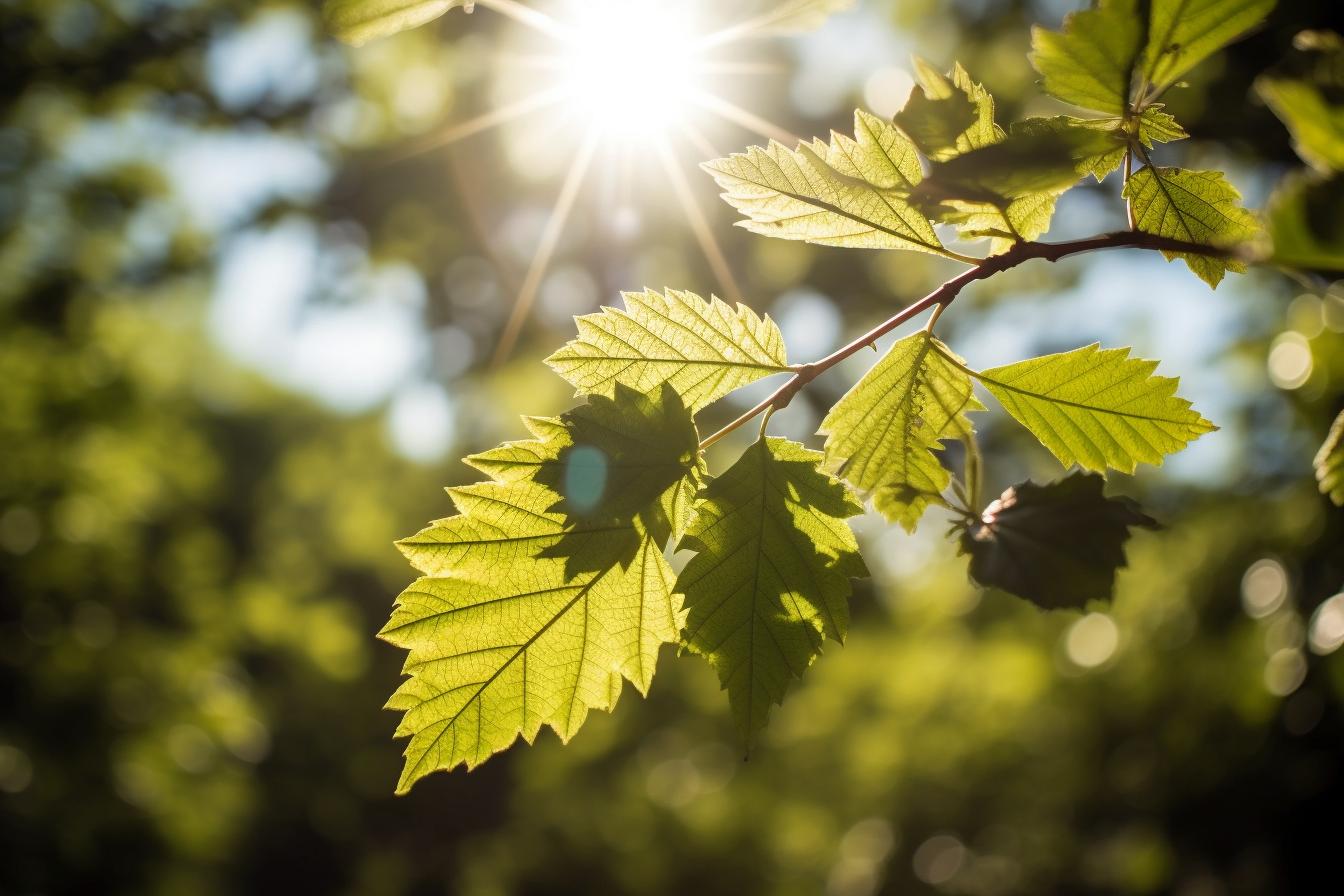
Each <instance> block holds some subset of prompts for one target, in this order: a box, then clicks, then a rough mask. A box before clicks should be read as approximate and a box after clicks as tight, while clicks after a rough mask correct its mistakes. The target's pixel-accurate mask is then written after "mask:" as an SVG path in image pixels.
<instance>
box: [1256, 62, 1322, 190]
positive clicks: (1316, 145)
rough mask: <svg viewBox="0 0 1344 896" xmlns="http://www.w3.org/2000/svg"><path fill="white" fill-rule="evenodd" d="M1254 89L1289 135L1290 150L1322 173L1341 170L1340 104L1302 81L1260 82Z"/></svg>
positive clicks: (1264, 80)
mask: <svg viewBox="0 0 1344 896" xmlns="http://www.w3.org/2000/svg"><path fill="white" fill-rule="evenodd" d="M1256 90H1257V92H1258V93H1259V94H1260V96H1261V97H1263V98H1264V100H1265V102H1266V103H1267V104H1269V108H1271V109H1273V110H1274V114H1275V115H1277V116H1279V118H1280V119H1281V120H1282V121H1283V123H1284V124H1285V125H1287V126H1288V131H1289V133H1291V134H1292V135H1293V149H1295V150H1296V151H1297V154H1298V155H1299V156H1301V157H1302V159H1303V160H1304V161H1306V162H1307V163H1308V164H1310V165H1313V166H1315V167H1316V168H1318V169H1320V170H1324V171H1344V105H1335V104H1331V103H1329V102H1327V101H1326V99H1325V97H1324V96H1323V95H1322V94H1321V92H1320V91H1319V90H1318V89H1316V87H1314V86H1313V85H1311V84H1307V83H1305V82H1302V81H1289V80H1272V79H1263V78H1262V79H1261V80H1259V81H1257V82H1256Z"/></svg>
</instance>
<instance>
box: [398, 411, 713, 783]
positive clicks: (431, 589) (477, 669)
mask: <svg viewBox="0 0 1344 896" xmlns="http://www.w3.org/2000/svg"><path fill="white" fill-rule="evenodd" d="M527 423H528V426H529V428H530V429H531V430H532V432H533V434H534V435H536V436H537V438H536V439H534V440H527V441H520V442H512V443H508V444H506V445H503V446H501V447H499V448H497V449H494V450H493V451H488V452H485V453H484V454H481V455H477V456H475V457H473V458H471V462H472V463H473V464H475V465H476V466H477V467H479V468H480V469H482V470H485V471H487V472H489V473H490V474H491V475H492V476H493V477H494V479H493V481H491V482H484V483H478V484H476V485H473V486H467V487H465V488H459V489H452V490H450V493H451V494H452V496H453V500H454V502H455V503H456V504H457V507H458V510H459V514H458V515H457V516H454V517H450V518H448V519H444V520H439V521H437V522H435V523H434V524H432V525H431V526H430V527H429V528H427V529H425V530H423V531H421V532H419V533H418V534H416V535H414V536H412V537H410V538H407V539H405V540H403V541H401V542H399V543H398V546H399V547H400V548H401V549H402V551H403V552H404V553H405V554H406V556H407V557H408V559H410V560H411V562H412V564H414V565H415V566H416V568H417V569H419V570H420V571H421V572H423V573H425V574H426V577H425V578H422V579H420V580H419V581H417V582H416V583H415V584H414V585H412V586H411V587H410V588H408V589H407V590H406V591H405V592H404V593H403V594H402V595H401V597H400V598H399V599H398V605H397V609H396V611H395V612H394V613H393V616H392V619H391V621H390V622H389V623H388V625H387V626H386V628H384V630H383V632H382V633H381V636H382V637H383V638H385V639H386V640H388V641H390V642H391V643H393V644H397V645H399V646H402V647H405V648H407V649H408V650H410V651H411V653H410V655H409V656H408V658H407V661H406V667H405V672H406V673H407V674H408V675H409V676H410V678H409V679H408V680H407V681H405V682H404V683H403V684H402V686H401V687H400V688H399V689H398V690H397V692H396V693H395V694H394V695H393V697H392V699H391V700H390V701H389V703H388V707H389V708H392V709H399V710H402V711H404V713H405V715H404V717H403V719H402V722H401V725H400V726H399V728H398V731H397V733H398V735H400V736H408V737H410V738H411V741H410V744H409V745H408V747H407V750H406V768H405V771H404V772H403V774H402V778H401V782H400V784H399V785H398V791H399V792H405V791H406V790H407V789H409V788H410V786H411V785H412V784H413V783H414V782H415V781H416V780H417V779H418V778H420V777H422V776H424V775H426V774H428V773H429V772H432V771H435V770H437V769H450V768H453V767H454V766H456V765H458V764H459V763H466V764H467V766H468V767H473V766H476V765H478V764H480V763H481V762H483V761H485V760H486V759H487V758H489V756H490V754H491V753H494V752H497V751H499V750H502V749H505V748H506V747H508V746H509V745H510V744H511V743H513V741H514V740H515V739H516V738H517V737H518V736H519V735H520V734H521V735H522V736H523V737H524V739H526V740H528V741H529V742H530V741H531V740H532V739H533V738H534V737H535V736H536V734H537V731H538V730H539V729H540V726H541V725H543V724H546V725H550V726H551V727H552V728H554V729H555V730H556V732H557V733H558V734H559V735H560V737H561V739H562V740H567V739H568V738H569V737H571V736H572V735H573V734H574V733H575V732H576V731H577V730H578V728H579V726H580V725H581V724H582V723H583V721H584V719H585V718H586V716H587V713H588V710H589V709H610V708H611V707H612V706H613V705H614V704H615V702H616V698H617V697H618V696H619V694H620V690H621V679H622V677H624V678H628V679H629V680H630V681H632V682H633V683H634V684H635V686H636V687H638V688H639V689H640V690H641V691H645V690H647V688H648V685H649V682H650V680H651V678H652V675H653V668H654V664H655V662H656V660H657V652H658V647H659V645H661V644H663V643H666V642H670V641H676V640H677V639H678V637H679V632H680V629H681V625H682V622H683V619H684V617H683V614H682V613H681V599H680V597H679V596H678V595H676V594H674V593H673V591H672V580H673V576H672V571H671V568H670V567H669V566H668V565H667V561H666V560H665V559H664V557H663V549H664V547H665V545H666V544H667V541H668V538H669V537H670V536H671V535H673V534H674V533H675V531H676V530H677V529H678V528H680V527H681V526H683V525H684V522H685V519H686V517H687V516H688V512H689V500H690V498H691V496H692V495H693V494H694V493H695V492H696V491H697V490H698V488H699V486H700V483H701V481H702V476H703V472H704V467H703V463H702V461H701V460H700V458H699V452H698V450H697V449H698V436H697V434H696V431H695V426H694V423H692V422H691V417H690V412H689V411H688V410H687V409H686V408H685V407H683V406H682V404H681V402H680V399H679V398H678V397H677V395H676V393H675V392H674V391H673V390H672V389H671V388H670V387H668V386H664V387H663V388H662V389H661V390H660V391H659V392H657V393H654V394H653V395H644V394H641V393H637V392H634V391H633V390H630V389H627V388H626V387H624V386H618V387H617V388H616V389H615V390H614V392H613V397H612V398H610V399H608V398H604V397H602V396H593V397H592V398H591V399H590V403H589V404H588V405H584V406H582V407H579V408H576V409H575V410H573V411H571V412H569V413H567V414H564V415H562V416H561V417H559V418H557V419H537V418H533V419H529V420H528V421H527ZM584 452H587V454H585V453H584Z"/></svg>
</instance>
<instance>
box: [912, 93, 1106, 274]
mask: <svg viewBox="0 0 1344 896" xmlns="http://www.w3.org/2000/svg"><path fill="white" fill-rule="evenodd" d="M1125 145H1126V143H1125V135H1124V132H1123V131H1115V130H1113V129H1107V128H1105V127H1093V126H1090V123H1089V122H1085V121H1082V120H1081V119H1070V118H1065V117H1063V116H1061V117H1060V118H1057V119H1031V120H1028V121H1026V122H1021V123H1019V124H1015V125H1014V126H1013V128H1012V131H1011V132H1010V133H1009V135H1008V136H1007V138H1006V139H1004V140H1001V141H1000V142H998V143H992V144H990V145H989V146H985V147H982V148H980V149H973V150H970V151H968V152H965V153H962V154H961V155H958V156H955V157H953V158H951V159H949V160H947V161H946V162H934V163H932V165H931V171H930V172H929V175H928V177H926V178H925V179H924V181H923V182H922V183H920V184H919V185H918V186H917V187H915V188H914V190H912V191H911V199H912V200H914V201H916V202H918V203H919V205H920V207H921V208H922V209H923V211H924V212H925V213H926V214H928V215H929V217H931V218H933V219H934V220H936V221H940V222H942V223H946V224H955V225H957V227H958V229H959V230H960V236H961V238H962V239H981V238H984V237H991V238H993V239H994V240H995V243H994V245H993V246H992V247H991V252H992V253H995V254H997V253H999V252H1003V251H1006V250H1007V248H1008V247H1009V246H1011V245H1012V244H1013V243H1014V242H1017V241H1018V240H1023V239H1027V240H1030V239H1035V238H1036V237H1038V236H1040V235H1041V234H1042V233H1044V232H1045V231H1046V230H1048V229H1049V227H1050V217H1051V215H1052V214H1053V212H1054V206H1055V200H1056V199H1057V198H1058V197H1059V196H1060V194H1062V193H1064V192H1065V191H1066V190H1068V189H1069V187H1071V186H1073V185H1074V184H1075V183H1077V181H1078V178H1079V177H1080V176H1082V175H1083V174H1084V173H1087V172H1089V171H1092V170H1094V169H1095V168H1096V167H1097V165H1098V164H1101V160H1105V159H1109V158H1110V157H1112V156H1115V154H1116V152H1117V148H1118V152H1119V158H1123V157H1124V147H1125Z"/></svg>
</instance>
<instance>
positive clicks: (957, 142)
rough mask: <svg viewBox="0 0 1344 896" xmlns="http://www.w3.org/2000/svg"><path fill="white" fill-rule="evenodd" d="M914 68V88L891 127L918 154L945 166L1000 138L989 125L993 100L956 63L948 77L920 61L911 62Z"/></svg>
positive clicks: (991, 119)
mask: <svg viewBox="0 0 1344 896" xmlns="http://www.w3.org/2000/svg"><path fill="white" fill-rule="evenodd" d="M914 65H915V77H916V79H917V80H918V81H919V85H918V86H916V87H915V88H914V89H913V90H911V91H910V98H909V99H908V100H906V102H905V108H903V109H902V110H901V111H900V112H897V113H896V126H897V127H899V128H900V129H901V130H902V131H904V132H905V133H906V135H907V136H909V138H910V139H911V140H912V141H913V142H914V144H915V146H917V147H918V148H919V151H920V152H922V153H924V155H926V156H928V157H929V158H930V159H931V160H933V161H935V162H946V161H947V160H948V159H951V158H955V157H956V156H959V155H961V154H962V153H964V152H970V151H971V150H973V149H981V148H983V147H986V146H989V145H991V144H994V143H998V142H999V141H1000V140H1002V139H1003V138H1004V133H1003V129H1002V128H1000V127H999V126H998V125H997V124H995V123H994V98H993V97H992V96H990V95H989V91H987V90H985V88H984V87H982V86H980V85H979V84H976V83H975V82H974V81H972V80H971V76H970V75H968V74H967V73H966V70H965V69H963V68H962V67H961V64H960V63H958V64H957V65H955V66H953V68H952V71H951V73H950V74H949V75H944V74H943V73H942V72H940V71H938V70H937V69H935V68H934V67H933V66H931V65H930V64H929V63H927V62H925V61H924V60H923V59H919V58H916V59H915V60H914Z"/></svg>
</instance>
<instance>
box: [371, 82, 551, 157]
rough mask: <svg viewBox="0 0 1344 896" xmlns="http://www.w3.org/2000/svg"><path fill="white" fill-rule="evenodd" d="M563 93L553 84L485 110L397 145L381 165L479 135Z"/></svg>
mask: <svg viewBox="0 0 1344 896" xmlns="http://www.w3.org/2000/svg"><path fill="white" fill-rule="evenodd" d="M564 92H565V89H564V87H552V88H551V89H550V90H543V91H542V92H541V93H534V94H532V95H531V96H527V97H523V98H522V99H520V100H517V101H516V102H512V103H509V104H508V105H507V106H500V107H499V108H498V109H491V110H490V111H489V112H485V113H482V114H481V115H477V116H476V117H475V118H471V119H468V120H467V121H464V122H461V123H459V124H455V125H449V126H448V127H445V128H442V129H440V130H438V131H435V132H434V133H432V134H426V135H425V136H423V137H420V138H418V139H416V140H412V141H410V142H409V143H407V144H405V145H403V146H398V147H396V148H395V150H393V151H392V152H390V153H389V154H388V155H387V156H385V157H384V158H383V159H382V161H381V163H380V164H383V165H390V164H392V163H394V162H401V161H404V160H405V159H408V158H410V157H411V156H417V155H420V154H421V153H423V152H429V151H430V150H431V149H438V148H439V147H441V146H447V145H448V144H450V143H456V142H457V141H458V140H461V139H463V138H465V137H470V136H472V135H473V134H479V133H480V132H481V131H488V130H489V129H490V128H493V127H498V126H499V125H502V124H507V123H508V122H510V121H513V120H514V119H515V118H520V117H522V116H523V115H526V114H527V113H529V112H535V111H537V110H538V109H541V108H543V107H544V106H546V105H548V104H550V103H554V102H555V101H557V100H558V99H560V97H561V96H562V95H563V94H564Z"/></svg>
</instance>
